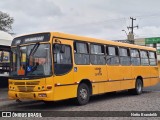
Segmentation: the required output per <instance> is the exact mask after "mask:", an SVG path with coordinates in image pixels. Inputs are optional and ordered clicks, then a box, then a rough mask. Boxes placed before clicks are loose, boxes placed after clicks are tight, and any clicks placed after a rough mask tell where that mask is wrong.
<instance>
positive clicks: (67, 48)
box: [8, 32, 159, 105]
mask: <svg viewBox="0 0 160 120" xmlns="http://www.w3.org/2000/svg"><path fill="white" fill-rule="evenodd" d="M11 50H12V53H13V57H12V59H11V73H10V79H9V91H8V95H9V98H10V99H15V100H16V99H33V100H43V101H44V102H45V103H50V102H52V101H58V100H64V99H69V98H75V99H76V101H77V103H78V104H79V105H84V104H87V103H88V102H89V99H90V96H92V95H96V94H102V93H107V92H112V91H120V90H128V91H129V92H130V93H133V94H137V95H139V94H141V93H142V90H143V87H147V86H153V85H156V84H157V83H158V78H159V76H158V66H157V56H156V49H154V48H150V47H144V46H138V45H132V44H127V43H119V42H114V41H108V40H100V39H94V38H88V37H81V36H76V35H70V34H64V33H58V32H49V33H37V34H30V35H25V36H20V37H17V38H14V39H13V41H12V45H11Z"/></svg>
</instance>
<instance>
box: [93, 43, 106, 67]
mask: <svg viewBox="0 0 160 120" xmlns="http://www.w3.org/2000/svg"><path fill="white" fill-rule="evenodd" d="M90 50H91V63H92V64H94V65H105V64H106V61H105V52H104V45H96V44H91V45H90Z"/></svg>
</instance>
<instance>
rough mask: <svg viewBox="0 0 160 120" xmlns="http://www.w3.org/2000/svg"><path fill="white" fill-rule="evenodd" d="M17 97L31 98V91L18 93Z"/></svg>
mask: <svg viewBox="0 0 160 120" xmlns="http://www.w3.org/2000/svg"><path fill="white" fill-rule="evenodd" d="M19 97H20V98H22V99H23V98H27V99H31V98H33V94H31V93H19Z"/></svg>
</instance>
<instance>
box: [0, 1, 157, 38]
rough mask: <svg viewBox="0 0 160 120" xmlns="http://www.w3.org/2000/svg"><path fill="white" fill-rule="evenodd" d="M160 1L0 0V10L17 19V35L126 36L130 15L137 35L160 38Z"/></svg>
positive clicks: (14, 26)
mask: <svg viewBox="0 0 160 120" xmlns="http://www.w3.org/2000/svg"><path fill="white" fill-rule="evenodd" d="M159 6H160V0H0V11H2V12H6V13H8V14H10V16H12V17H13V18H14V20H15V22H14V24H13V32H14V33H16V34H17V35H20V34H26V33H27V34H28V33H33V32H43V31H59V32H65V33H71V34H77V35H83V36H89V37H96V38H103V39H111V40H119V39H126V34H125V32H124V31H122V30H123V29H124V30H126V32H127V33H128V32H129V31H128V29H127V26H129V25H131V20H130V17H134V18H136V21H134V25H139V29H134V33H135V37H136V38H143V37H160V7H159Z"/></svg>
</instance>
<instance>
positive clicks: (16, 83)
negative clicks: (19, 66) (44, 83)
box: [14, 82, 25, 85]
mask: <svg viewBox="0 0 160 120" xmlns="http://www.w3.org/2000/svg"><path fill="white" fill-rule="evenodd" d="M14 85H25V82H15V83H14Z"/></svg>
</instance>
